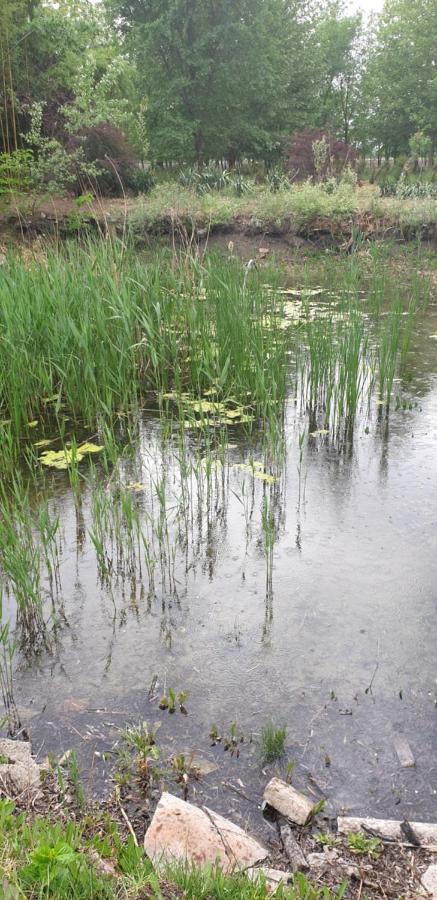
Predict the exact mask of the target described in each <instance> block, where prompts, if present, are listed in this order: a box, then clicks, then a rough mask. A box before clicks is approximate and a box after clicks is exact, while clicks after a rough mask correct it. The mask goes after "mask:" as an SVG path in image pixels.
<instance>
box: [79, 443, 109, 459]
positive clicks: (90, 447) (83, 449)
mask: <svg viewBox="0 0 437 900" xmlns="http://www.w3.org/2000/svg"><path fill="white" fill-rule="evenodd" d="M102 450H104V447H99V445H98V444H93V443H91V442H90V441H85V443H84V444H81V445H80V447H78V448H77V452H78V453H80V454H81V456H83V455H84V454H85V453H101V452H102Z"/></svg>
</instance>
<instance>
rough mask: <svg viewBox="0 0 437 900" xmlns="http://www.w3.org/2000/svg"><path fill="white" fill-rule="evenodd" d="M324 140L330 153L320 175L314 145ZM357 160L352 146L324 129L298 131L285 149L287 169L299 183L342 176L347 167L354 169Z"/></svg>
mask: <svg viewBox="0 0 437 900" xmlns="http://www.w3.org/2000/svg"><path fill="white" fill-rule="evenodd" d="M323 138H324V139H325V141H326V143H327V145H328V153H327V155H326V160H325V164H324V166H323V169H322V170H321V172H319V173H318V172H316V167H315V164H314V150H313V144H314V142H315V141H321V140H322V139H323ZM357 160H358V154H357V152H356V151H355V150H354V149H353V147H351V145H350V144H346V143H345V141H339V140H337V138H335V137H334V136H333V135H332V134H329V132H325V131H323V130H322V129H319V130H311V129H306V130H305V131H296V132H295V134H292V135H291V137H290V139H289V141H288V144H287V146H286V149H285V168H286V170H287V172H288V174H289V176H290V177H292V178H294V179H295V180H297V181H305V179H306V178H316V177H319V176H320V177H321V178H328V177H329V176H331V175H334V176H335V175H341V173H342V171H343V169H344V168H345V166H348V165H350V166H352V168H354V167H355V165H356V163H357Z"/></svg>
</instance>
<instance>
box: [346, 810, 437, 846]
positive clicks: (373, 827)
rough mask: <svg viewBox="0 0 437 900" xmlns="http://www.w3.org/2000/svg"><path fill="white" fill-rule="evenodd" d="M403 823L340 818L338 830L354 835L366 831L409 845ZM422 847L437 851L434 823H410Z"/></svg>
mask: <svg viewBox="0 0 437 900" xmlns="http://www.w3.org/2000/svg"><path fill="white" fill-rule="evenodd" d="M401 825H402V822H399V821H397V820H396V819H369V818H362V817H360V816H339V817H338V819H337V828H338V832H339V834H353V833H354V832H356V831H364V832H367V833H368V834H369V833H370V834H375V835H376V836H377V837H380V838H382V839H388V840H390V841H393V840H394V841H399V843H401V844H409V843H410V842H409V841H408V840H407V838H406V837H405V835H404V834H403V832H402V829H401ZM409 825H410V827H411V829H412V831H413V832H414V834H415V835H416V836H417V838H418V840H419V841H420V843H421V846H422V847H428V848H429V849H432V850H437V825H435V824H433V823H432V822H409Z"/></svg>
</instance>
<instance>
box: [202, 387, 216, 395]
mask: <svg viewBox="0 0 437 900" xmlns="http://www.w3.org/2000/svg"><path fill="white" fill-rule="evenodd" d="M217 394H218V388H214V387H212V388H208V390H207V391H204V392H203V396H204V397H215V396H216V395H217Z"/></svg>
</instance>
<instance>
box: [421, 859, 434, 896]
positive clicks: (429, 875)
mask: <svg viewBox="0 0 437 900" xmlns="http://www.w3.org/2000/svg"><path fill="white" fill-rule="evenodd" d="M420 880H421V882H422V885H423V887H424V888H425V890H426V891H428V894H430V895H431V897H432V898H433V900H437V865H436V863H433V865H431V866H428V868H427V870H426V872H424V874H423V875H422V877H421V879H420Z"/></svg>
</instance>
